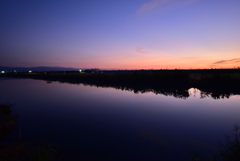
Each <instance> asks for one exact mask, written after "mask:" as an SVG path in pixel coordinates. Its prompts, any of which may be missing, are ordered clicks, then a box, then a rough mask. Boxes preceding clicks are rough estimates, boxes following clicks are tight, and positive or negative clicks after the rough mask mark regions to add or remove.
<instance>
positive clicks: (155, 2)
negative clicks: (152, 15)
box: [137, 0, 199, 14]
mask: <svg viewBox="0 0 240 161" xmlns="http://www.w3.org/2000/svg"><path fill="white" fill-rule="evenodd" d="M197 1H199V0H150V1H148V2H146V3H144V4H142V5H141V6H140V8H139V9H138V10H137V13H138V14H141V13H145V12H148V11H151V10H153V9H155V8H157V7H160V6H162V5H164V4H168V5H169V6H168V7H170V8H172V7H173V8H174V7H178V6H181V5H186V4H191V3H194V2H197Z"/></svg>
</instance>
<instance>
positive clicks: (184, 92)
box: [61, 82, 240, 99]
mask: <svg viewBox="0 0 240 161" xmlns="http://www.w3.org/2000/svg"><path fill="white" fill-rule="evenodd" d="M61 83H69V82H61ZM70 84H78V85H79V84H83V85H84V86H95V87H100V88H115V89H117V90H122V91H131V92H134V93H135V94H138V93H142V94H143V93H148V92H151V93H154V94H156V95H158V94H161V95H164V96H173V97H175V98H180V99H187V98H188V97H190V95H194V94H193V93H194V92H198V93H200V96H199V98H201V99H203V98H213V99H229V98H230V97H231V96H234V95H239V94H240V92H239V93H231V92H218V91H214V92H211V91H201V90H199V89H198V88H186V87H185V88H181V87H175V88H171V87H165V88H164V87H154V88H149V87H139V86H135V87H129V86H119V85H99V84H91V83H70Z"/></svg>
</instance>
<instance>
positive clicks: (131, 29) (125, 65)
mask: <svg viewBox="0 0 240 161" xmlns="http://www.w3.org/2000/svg"><path fill="white" fill-rule="evenodd" d="M239 6H240V1H239V0H131V1H129V0H1V1H0V21H1V23H0V35H1V36H0V66H9V67H35V66H61V67H74V68H100V69H176V68H178V69H209V68H234V67H240V7H239Z"/></svg>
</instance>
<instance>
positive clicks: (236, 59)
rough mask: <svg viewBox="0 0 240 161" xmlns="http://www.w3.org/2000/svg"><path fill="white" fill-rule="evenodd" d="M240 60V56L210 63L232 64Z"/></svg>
mask: <svg viewBox="0 0 240 161" xmlns="http://www.w3.org/2000/svg"><path fill="white" fill-rule="evenodd" d="M238 62H240V58H234V59H230V60H220V61H217V62H214V63H212V64H233V63H238Z"/></svg>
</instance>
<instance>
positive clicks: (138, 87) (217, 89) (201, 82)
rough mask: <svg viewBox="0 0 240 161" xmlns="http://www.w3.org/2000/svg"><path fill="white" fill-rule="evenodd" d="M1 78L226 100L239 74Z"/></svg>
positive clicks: (238, 89)
mask: <svg viewBox="0 0 240 161" xmlns="http://www.w3.org/2000/svg"><path fill="white" fill-rule="evenodd" d="M1 76H2V77H15V78H32V79H41V80H46V81H50V82H51V81H59V82H62V83H73V84H79V83H83V84H85V85H94V86H97V87H113V88H116V89H121V90H129V91H133V92H135V93H139V92H141V93H144V92H153V93H156V94H164V95H172V96H174V97H178V98H187V97H189V94H188V89H189V88H198V89H200V90H201V91H204V92H202V93H201V97H202V98H204V97H208V96H211V97H213V98H215V99H219V98H228V97H229V96H231V95H232V94H240V83H239V82H240V74H239V73H237V72H236V71H234V72H231V73H229V74H228V73H224V72H223V73H221V72H219V71H218V72H215V71H214V72H213V73H209V72H206V73H203V72H198V73H197V72H196V73H195V72H188V71H183V70H172V71H161V70H159V71H154V72H138V71H136V72H132V73H44V72H40V73H17V74H15V73H7V74H1Z"/></svg>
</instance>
